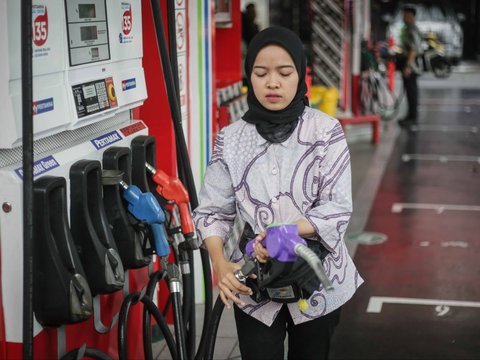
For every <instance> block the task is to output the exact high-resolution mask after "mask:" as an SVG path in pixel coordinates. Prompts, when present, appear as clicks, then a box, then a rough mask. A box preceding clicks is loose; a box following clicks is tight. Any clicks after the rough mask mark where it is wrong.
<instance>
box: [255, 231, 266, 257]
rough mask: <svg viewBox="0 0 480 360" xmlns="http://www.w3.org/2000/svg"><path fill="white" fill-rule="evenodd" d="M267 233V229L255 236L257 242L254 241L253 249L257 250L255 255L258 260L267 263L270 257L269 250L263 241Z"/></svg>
mask: <svg viewBox="0 0 480 360" xmlns="http://www.w3.org/2000/svg"><path fill="white" fill-rule="evenodd" d="M265 235H266V233H265V231H262V232H261V233H260V234H258V235H257V236H256V237H255V242H254V243H253V250H254V251H255V256H256V258H257V260H258V262H259V263H262V264H264V263H266V262H267V259H268V251H267V249H266V248H265V246H263V243H262V241H263V239H265Z"/></svg>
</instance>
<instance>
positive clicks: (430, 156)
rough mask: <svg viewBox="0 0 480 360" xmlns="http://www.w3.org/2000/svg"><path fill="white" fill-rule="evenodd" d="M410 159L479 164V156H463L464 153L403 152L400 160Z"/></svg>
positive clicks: (406, 160) (407, 160)
mask: <svg viewBox="0 0 480 360" xmlns="http://www.w3.org/2000/svg"><path fill="white" fill-rule="evenodd" d="M411 160H418V161H440V162H441V163H447V162H449V161H457V162H458V161H463V162H476V163H479V164H480V156H466V155H465V156H464V155H439V154H403V155H402V161H403V162H409V161H411Z"/></svg>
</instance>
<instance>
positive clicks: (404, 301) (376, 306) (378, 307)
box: [367, 296, 480, 316]
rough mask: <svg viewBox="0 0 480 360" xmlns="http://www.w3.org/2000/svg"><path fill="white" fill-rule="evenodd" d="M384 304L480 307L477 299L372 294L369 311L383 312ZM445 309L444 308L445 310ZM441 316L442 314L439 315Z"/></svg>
mask: <svg viewBox="0 0 480 360" xmlns="http://www.w3.org/2000/svg"><path fill="white" fill-rule="evenodd" d="M383 304H401V305H430V306H437V307H438V306H447V307H448V306H452V307H473V308H480V302H477V301H456V300H439V299H416V298H403V297H385V296H371V297H370V300H369V301H368V306H367V312H368V313H381V312H382V305H383ZM443 311H444V310H443ZM439 316H440V315H439Z"/></svg>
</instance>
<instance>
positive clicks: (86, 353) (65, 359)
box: [60, 348, 112, 360]
mask: <svg viewBox="0 0 480 360" xmlns="http://www.w3.org/2000/svg"><path fill="white" fill-rule="evenodd" d="M79 355H80V357H79ZM84 357H89V358H93V359H98V360H112V358H111V357H110V356H108V355H107V354H105V353H104V352H101V351H100V350H98V349H92V348H85V349H82V348H80V349H75V350H72V351H70V352H69V353H67V354H65V355H64V356H62V357H61V359H60V360H77V359H78V358H80V359H83V358H84Z"/></svg>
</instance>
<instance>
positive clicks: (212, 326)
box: [195, 296, 225, 360]
mask: <svg viewBox="0 0 480 360" xmlns="http://www.w3.org/2000/svg"><path fill="white" fill-rule="evenodd" d="M224 307H225V304H224V303H223V301H222V299H221V298H220V296H218V297H217V301H216V302H215V306H214V307H213V310H212V314H211V316H210V318H209V320H208V324H207V332H206V333H202V338H201V339H200V345H199V346H198V351H197V356H195V360H210V359H213V353H214V351H215V341H216V338H217V331H218V326H219V324H220V319H221V318H222V313H223V309H224Z"/></svg>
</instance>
